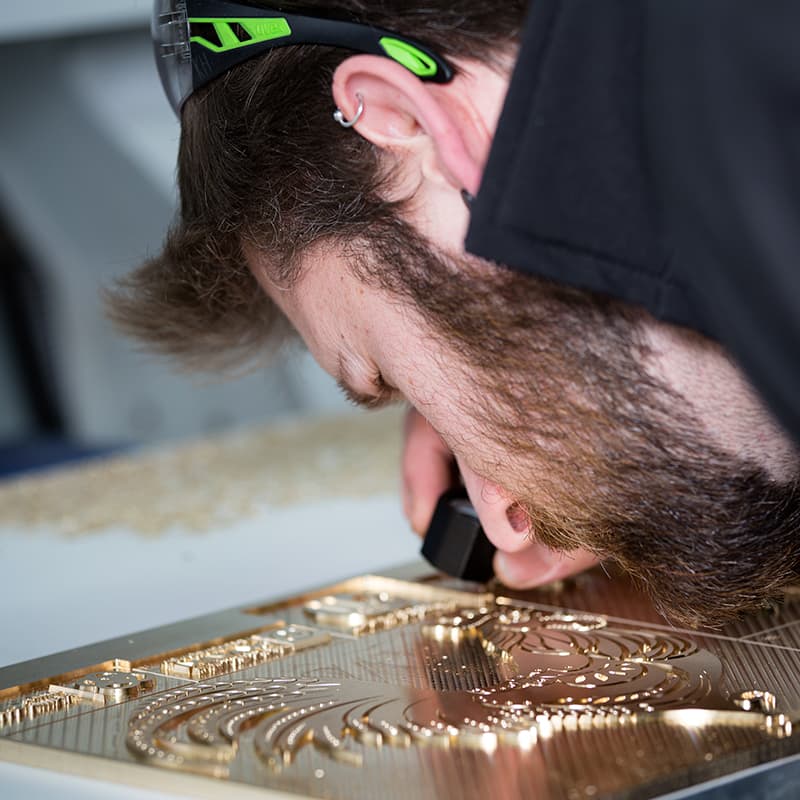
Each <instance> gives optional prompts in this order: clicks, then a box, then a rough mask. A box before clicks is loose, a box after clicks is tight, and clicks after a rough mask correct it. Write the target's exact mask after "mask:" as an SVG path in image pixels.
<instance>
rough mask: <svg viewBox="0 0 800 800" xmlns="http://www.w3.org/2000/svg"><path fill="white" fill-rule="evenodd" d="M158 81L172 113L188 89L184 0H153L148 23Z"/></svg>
mask: <svg viewBox="0 0 800 800" xmlns="http://www.w3.org/2000/svg"><path fill="white" fill-rule="evenodd" d="M150 32H151V34H152V37H153V48H154V51H155V56H156V65H157V66H158V74H159V75H160V77H161V85H162V86H163V87H164V91H165V92H166V93H167V97H168V98H169V102H170V105H171V106H172V108H173V109H174V110H175V113H176V114H179V113H180V109H181V106H182V105H183V103H184V101H185V100H186V98H187V97H188V96H189V95H190V94H191V93H192V51H191V48H190V45H189V15H188V13H187V11H186V0H155V2H154V3H153V19H152V22H151V26H150Z"/></svg>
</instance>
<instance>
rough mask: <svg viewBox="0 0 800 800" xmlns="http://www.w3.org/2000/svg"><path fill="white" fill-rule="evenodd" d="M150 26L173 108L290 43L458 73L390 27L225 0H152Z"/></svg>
mask: <svg viewBox="0 0 800 800" xmlns="http://www.w3.org/2000/svg"><path fill="white" fill-rule="evenodd" d="M151 32H152V36H153V46H154V48H155V55H156V63H157V65H158V72H159V75H160V76H161V83H162V85H163V86H164V91H165V92H166V94H167V97H168V98H169V102H170V105H172V108H173V109H174V110H175V113H176V114H180V110H181V108H182V107H183V104H184V103H185V102H186V99H187V98H188V97H189V96H190V95H191V94H192V92H194V91H196V90H197V89H199V88H200V87H201V86H205V85H206V84H208V83H210V82H211V81H213V80H214V79H215V78H218V77H220V76H221V75H223V74H224V73H226V72H227V71H228V70H229V69H232V68H233V67H235V66H236V65H237V64H241V63H242V62H243V61H246V60H247V59H249V58H254V57H255V56H259V55H262V54H263V53H266V52H267V51H268V50H271V49H273V48H275V47H286V46H288V45H296V44H321V45H328V46H330V47H341V48H344V49H347V50H354V51H356V52H360V53H370V54H372V55H379V56H386V57H387V58H391V59H392V60H394V61H396V62H397V63H398V64H402V65H403V66H404V67H405V68H406V69H408V70H409V71H410V72H412V73H413V74H414V75H416V76H417V77H418V78H420V79H421V80H423V81H432V82H434V83H447V82H448V81H449V80H451V79H452V77H453V70H452V68H451V67H450V66H449V64H448V63H447V62H446V61H445V60H444V59H443V58H441V57H440V56H438V55H436V53H434V52H433V51H432V50H430V49H429V48H427V47H426V46H425V45H423V44H421V43H420V42H417V41H415V40H413V39H408V38H406V37H405V36H399V35H397V34H396V33H392V32H391V31H387V30H382V29H381V28H373V27H371V26H369V25H362V24H361V23H358V22H351V21H346V20H340V19H326V18H324V17H314V16H305V15H301V14H285V13H283V12H282V11H279V10H277V9H269V8H264V7H263V6H251V5H247V4H243V3H229V2H225V0H155V2H154V4H153V19H152V24H151Z"/></svg>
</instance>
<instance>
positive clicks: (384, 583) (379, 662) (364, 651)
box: [0, 565, 800, 800]
mask: <svg viewBox="0 0 800 800" xmlns="http://www.w3.org/2000/svg"><path fill="white" fill-rule="evenodd" d="M489 588H490V589H491V590H492V591H482V590H481V587H475V586H472V585H469V584H463V583H459V582H457V581H453V580H450V579H446V578H442V577H441V576H437V575H435V574H432V573H430V571H429V570H428V568H426V567H424V566H422V565H412V566H410V567H407V568H404V569H401V570H398V571H395V572H394V573H393V574H391V575H384V576H372V575H368V576H361V577H357V578H353V579H352V580H349V581H345V582H343V583H341V584H338V585H335V586H329V587H325V588H323V589H321V590H319V591H314V592H308V593H305V594H303V595H301V596H297V597H291V598H286V599H283V600H280V601H276V602H271V603H268V604H265V605H263V606H260V607H257V608H239V609H233V610H231V611H226V612H221V613H219V614H214V615H210V616H207V617H200V618H197V619H194V620H188V621H186V622H185V623H179V624H177V625H170V626H167V627H164V628H158V629H154V630H151V631H145V632H143V633H141V634H135V635H133V636H128V637H124V638H121V639H118V640H113V641H109V642H104V643H100V644H97V645H92V646H90V647H87V648H83V649H80V650H73V651H69V652H67V653H61V654H58V655H55V656H51V657H49V658H46V659H38V660H36V661H31V662H26V663H24V664H17V665H14V666H12V667H8V668H6V669H3V670H0V758H3V759H6V760H10V761H17V762H20V763H24V764H29V765H33V766H40V767H48V768H51V769H59V770H63V771H67V772H74V773H78V774H82V775H88V776H95V777H99V778H104V779H110V780H115V781H119V782H124V783H130V784H133V785H139V786H148V787H159V788H161V789H163V790H167V791H174V792H177V793H185V794H191V795H192V796H203V797H221V796H224V797H230V796H237V795H238V796H262V797H264V796H273V797H275V796H281V797H296V796H298V795H300V796H305V797H320V798H321V797H325V798H366V797H381V798H398V800H400V799H402V800H407V798H409V797H413V798H451V797H452V798H459V800H462V799H470V798H474V799H475V800H478V798H480V799H481V800H484V799H485V798H486V797H492V798H512V797H536V798H552V800H556V799H557V798H566V799H567V800H577V798H585V797H626V798H628V797H653V796H656V795H659V794H662V793H664V792H667V791H672V790H677V789H681V788H684V787H688V786H692V785H694V784H697V783H699V782H702V781H705V780H709V779H711V778H714V777H717V776H721V775H726V774H729V773H732V772H735V771H737V770H741V769H744V768H746V767H749V766H754V765H758V764H764V763H767V762H770V761H773V760H776V759H779V758H783V757H786V756H791V755H793V754H796V753H797V752H798V751H799V750H800V734H797V733H796V731H795V730H793V722H795V723H796V722H797V719H798V711H800V681H797V679H796V677H797V675H798V674H800V636H798V630H800V604H798V602H797V600H795V599H793V598H792V597H791V596H789V597H787V599H786V601H785V602H784V603H783V604H782V605H781V606H780V607H776V608H774V609H770V610H768V611H764V612H763V613H761V614H759V615H756V616H751V617H748V618H747V619H745V620H742V621H741V622H739V623H736V624H734V625H732V626H729V627H728V628H727V629H725V630H723V631H718V632H708V631H685V630H677V629H674V628H671V627H669V626H667V625H665V624H664V623H663V620H661V619H660V618H659V617H658V616H657V615H656V614H655V612H654V611H653V609H652V607H651V605H650V604H649V602H648V601H647V600H646V599H645V598H644V597H642V596H641V595H640V594H638V593H637V592H636V591H635V590H634V589H633V588H632V587H631V586H630V585H629V584H628V582H627V581H626V580H625V578H624V577H623V576H614V577H613V579H611V578H609V577H608V576H607V575H606V574H605V573H603V572H602V571H593V572H590V573H587V574H585V575H582V576H579V577H578V578H576V579H574V580H571V581H568V582H566V583H564V584H559V585H558V586H554V587H548V588H544V589H540V590H536V591H531V592H527V593H516V594H514V595H513V596H512V595H510V594H509V593H507V592H505V591H504V590H502V588H500V587H489Z"/></svg>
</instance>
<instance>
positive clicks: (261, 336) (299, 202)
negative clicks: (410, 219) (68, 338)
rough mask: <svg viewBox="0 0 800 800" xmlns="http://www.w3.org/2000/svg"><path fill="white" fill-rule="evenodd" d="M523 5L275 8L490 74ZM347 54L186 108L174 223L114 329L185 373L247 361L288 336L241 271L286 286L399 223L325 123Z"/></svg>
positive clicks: (471, 0)
mask: <svg viewBox="0 0 800 800" xmlns="http://www.w3.org/2000/svg"><path fill="white" fill-rule="evenodd" d="M526 5H527V3H526V2H525V0H513V1H512V2H504V3H500V4H499V5H498V4H487V3H485V2H482V0H417V2H411V3H409V2H402V0H379V1H378V2H360V1H359V0H338V2H325V3H322V2H319V0H307V2H302V3H295V2H283V3H281V8H282V10H284V11H301V12H302V11H305V12H307V13H319V14H323V15H327V16H336V15H341V16H345V17H347V18H353V19H356V20H358V21H359V22H363V23H368V24H372V25H376V26H379V27H383V28H387V29H389V30H392V31H394V32H396V33H398V34H401V35H406V36H412V37H414V38H416V39H418V40H420V41H422V42H424V43H425V44H427V45H428V46H430V47H431V48H433V49H434V50H436V51H437V52H438V53H440V54H441V55H442V56H444V57H445V58H448V57H450V58H472V59H477V60H480V61H482V62H484V63H489V64H491V63H493V55H494V54H495V53H497V51H498V50H499V49H506V48H507V47H508V45H509V43H510V42H511V41H513V40H515V39H516V37H517V36H518V33H519V27H520V24H521V21H522V18H523V14H524V9H525V7H526ZM348 55H349V53H348V52H347V51H343V50H340V49H335V48H330V47H321V46H298V47H286V48H280V49H276V50H273V51H271V52H270V53H268V54H267V55H265V56H262V57H259V58H255V59H252V60H250V61H247V62H245V63H244V64H242V65H240V66H238V67H236V68H235V69H233V70H231V71H230V72H229V73H227V74H226V75H225V76H223V77H222V78H220V79H218V80H216V81H215V82H214V83H212V84H211V85H210V86H208V87H207V88H205V89H203V90H201V91H199V92H198V93H197V94H196V95H195V96H193V97H191V98H190V99H189V101H188V102H187V103H186V106H185V107H184V110H183V114H182V126H181V143H180V154H179V158H178V184H179V189H180V200H181V203H180V214H179V216H178V219H177V220H176V222H175V223H174V225H173V226H172V228H171V230H170V232H169V234H168V236H167V240H166V243H165V246H164V249H163V252H162V253H161V254H160V255H158V256H156V257H155V258H152V259H150V260H149V261H147V262H146V263H145V264H143V265H142V266H141V267H139V269H137V270H136V271H135V272H133V273H132V274H131V275H129V276H128V277H127V278H125V279H124V280H122V281H121V282H120V283H119V284H118V286H117V288H116V290H115V291H111V292H108V294H107V300H108V307H109V311H110V315H111V316H112V318H113V319H114V320H115V321H116V322H117V323H118V325H119V326H120V327H122V328H123V329H124V330H126V331H127V332H128V333H130V334H132V335H134V336H136V337H137V338H139V339H141V340H143V341H144V342H145V343H146V344H147V345H149V346H150V347H152V348H154V349H156V350H158V351H160V352H162V353H164V354H166V355H169V356H173V357H175V358H177V359H178V360H179V361H181V362H182V363H183V364H184V366H187V367H193V368H198V367H199V368H209V367H218V366H222V365H230V364H233V363H238V362H241V361H242V360H246V359H247V358H248V357H249V356H252V355H255V354H257V353H258V352H259V350H262V349H263V345H264V342H265V340H266V339H267V337H268V336H269V335H270V334H274V333H275V332H277V331H279V330H281V329H283V330H285V329H286V327H285V326H284V324H283V320H282V317H281V315H280V314H279V312H278V311H277V309H276V308H275V307H274V305H273V304H272V303H271V301H270V300H269V299H268V298H267V297H266V295H265V294H264V292H262V291H261V289H260V288H259V286H258V284H257V283H256V281H255V278H254V277H253V275H252V274H251V272H250V271H249V269H248V267H247V266H246V263H245V260H244V258H243V255H242V246H243V245H245V244H246V245H247V246H248V247H250V248H253V249H254V250H257V251H258V252H259V254H260V256H261V257H262V259H263V260H264V263H266V264H268V265H269V268H270V270H271V272H272V274H273V276H274V277H275V278H276V279H277V280H279V281H283V282H289V281H291V280H292V279H293V278H294V277H295V276H296V274H297V270H298V268H299V263H300V261H299V259H300V256H301V255H302V254H303V253H304V252H306V251H307V249H308V248H309V247H311V246H312V245H315V244H318V243H320V242H321V241H323V240H338V241H340V242H344V243H348V244H352V243H353V242H354V241H360V240H365V239H370V238H371V237H372V236H373V235H380V232H381V231H382V230H383V231H386V230H387V229H389V228H391V227H392V226H393V225H395V224H396V222H397V209H396V208H395V206H394V205H392V204H389V203H386V202H385V201H384V200H383V199H382V197H381V194H382V191H381V190H382V188H383V187H384V185H385V183H386V181H387V180H388V179H389V178H390V176H389V175H388V174H387V172H386V170H383V169H382V168H381V160H380V153H379V152H378V150H377V149H376V148H375V147H374V146H373V145H371V144H370V143H369V142H367V141H365V140H364V139H362V138H361V137H360V136H357V135H354V134H353V133H352V132H348V131H345V130H343V129H341V128H340V127H339V126H338V125H336V124H335V123H334V122H333V121H332V119H331V112H332V110H333V106H332V100H331V81H332V77H333V73H334V71H335V69H336V67H337V66H338V65H339V64H340V63H341V61H342V60H343V59H344V58H346V57H347V56H348Z"/></svg>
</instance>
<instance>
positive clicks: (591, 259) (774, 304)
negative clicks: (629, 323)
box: [466, 0, 800, 440]
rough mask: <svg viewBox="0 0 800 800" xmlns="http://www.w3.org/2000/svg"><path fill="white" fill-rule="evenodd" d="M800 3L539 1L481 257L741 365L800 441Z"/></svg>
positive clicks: (487, 210)
mask: <svg viewBox="0 0 800 800" xmlns="http://www.w3.org/2000/svg"><path fill="white" fill-rule="evenodd" d="M798 31H800V3H798V2H797V1H796V0H773V2H770V3H767V4H761V3H754V2H752V0H741V2H737V1H736V0H701V1H700V2H698V0H603V2H597V0H561V1H559V0H535V2H533V3H532V4H531V10H530V13H529V16H528V21H527V24H526V27H525V32H524V36H523V42H522V47H521V50H520V53H519V57H518V61H517V66H516V68H515V71H514V75H513V78H512V81H511V84H510V86H509V92H508V97H507V99H506V103H505V106H504V108H503V113H502V115H501V118H500V122H499V125H498V129H497V133H496V135H495V139H494V142H493V146H492V150H491V154H490V157H489V161H488V164H487V167H486V171H485V174H484V178H483V183H482V185H481V188H480V191H479V192H478V196H477V199H476V202H475V205H474V208H473V213H472V222H471V225H470V228H469V231H468V235H467V241H466V247H467V249H468V250H469V251H470V252H473V253H475V254H476V255H480V256H483V257H484V258H490V259H493V260H495V261H498V262H500V263H503V264H505V265H507V266H509V267H511V268H513V269H516V270H520V271H523V272H529V273H531V274H535V275H538V276H541V277H545V278H550V279H552V280H556V281H560V282H564V283H569V284H572V285H574V286H579V287H582V288H585V289H590V290H593V291H596V292H600V293H603V294H607V295H611V296H613V297H616V298H619V299H621V300H624V301H627V302H631V303H636V304H638V305H641V306H644V307H645V308H646V309H647V310H648V311H649V312H650V313H652V314H653V315H654V316H656V317H658V318H660V319H663V320H666V321H668V322H673V323H677V324H680V325H686V326H689V327H691V328H693V329H695V330H698V331H700V332H702V333H704V334H706V335H708V336H711V337H713V338H715V339H717V340H718V341H720V342H721V343H722V344H724V345H725V346H726V347H727V348H728V350H729V351H730V352H731V353H732V354H733V355H734V356H735V357H736V358H737V359H738V360H739V362H740V363H741V364H742V366H743V367H744V369H745V370H746V371H747V373H748V374H749V376H750V378H751V380H752V381H753V383H754V384H755V386H756V387H757V388H758V389H759V390H760V391H761V392H762V394H763V395H764V397H765V398H766V399H767V401H768V402H769V404H770V405H771V406H772V408H773V410H774V412H775V413H776V415H777V417H778V418H779V419H780V420H781V421H782V423H783V424H784V426H785V427H786V428H787V430H788V431H790V432H791V433H792V434H793V435H794V436H795V438H796V439H798V440H800V47H798V45H797V36H798Z"/></svg>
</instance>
